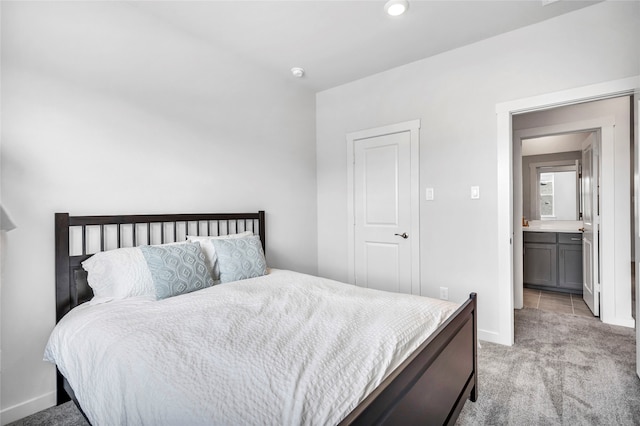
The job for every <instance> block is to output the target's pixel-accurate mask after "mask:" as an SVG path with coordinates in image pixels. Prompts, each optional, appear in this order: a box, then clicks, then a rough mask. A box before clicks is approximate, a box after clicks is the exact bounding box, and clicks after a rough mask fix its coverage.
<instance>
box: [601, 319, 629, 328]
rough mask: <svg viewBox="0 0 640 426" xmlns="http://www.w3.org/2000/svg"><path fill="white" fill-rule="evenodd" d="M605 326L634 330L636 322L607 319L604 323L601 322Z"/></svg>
mask: <svg viewBox="0 0 640 426" xmlns="http://www.w3.org/2000/svg"><path fill="white" fill-rule="evenodd" d="M602 322H603V323H605V324H611V325H619V326H621V327H629V328H635V327H636V322H635V320H634V319H633V318H629V319H624V318H608V319H607V320H606V321H602Z"/></svg>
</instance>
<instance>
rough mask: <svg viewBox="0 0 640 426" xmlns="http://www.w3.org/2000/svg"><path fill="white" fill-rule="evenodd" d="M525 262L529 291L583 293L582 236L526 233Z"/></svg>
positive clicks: (525, 282) (524, 269) (526, 281)
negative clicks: (543, 290)
mask: <svg viewBox="0 0 640 426" xmlns="http://www.w3.org/2000/svg"><path fill="white" fill-rule="evenodd" d="M523 260H524V265H523V266H524V268H523V281H524V284H525V285H526V286H527V287H533V288H540V289H548V290H554V291H564V292H571V293H581V292H582V234H580V233H577V234H576V233H572V234H567V233H555V232H525V233H524V259H523Z"/></svg>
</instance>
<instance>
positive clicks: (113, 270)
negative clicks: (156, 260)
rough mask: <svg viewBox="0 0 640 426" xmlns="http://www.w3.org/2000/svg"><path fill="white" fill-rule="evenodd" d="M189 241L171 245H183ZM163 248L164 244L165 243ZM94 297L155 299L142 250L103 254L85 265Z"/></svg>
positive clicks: (112, 251) (121, 249) (98, 254)
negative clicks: (143, 297) (150, 297)
mask: <svg viewBox="0 0 640 426" xmlns="http://www.w3.org/2000/svg"><path fill="white" fill-rule="evenodd" d="M184 243H186V241H182V242H177V243H168V244H167V245H169V244H171V245H173V244H184ZM162 245H164V244H162ZM82 267H83V268H84V269H85V271H87V283H88V284H89V286H90V287H91V288H92V289H93V295H94V297H95V298H103V297H107V298H114V299H124V298H127V297H133V296H152V297H154V298H155V294H156V293H155V287H154V285H153V279H152V277H151V271H150V270H149V266H148V265H147V260H146V259H145V257H144V255H143V254H142V251H141V250H140V247H126V248H119V249H114V250H107V251H101V252H98V253H96V254H94V255H93V256H91V257H90V258H89V259H87V260H85V261H84V262H82Z"/></svg>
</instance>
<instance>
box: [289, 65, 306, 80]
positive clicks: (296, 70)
mask: <svg viewBox="0 0 640 426" xmlns="http://www.w3.org/2000/svg"><path fill="white" fill-rule="evenodd" d="M291 74H293V76H294V77H298V78H302V77H303V76H304V69H303V68H300V67H293V68H291Z"/></svg>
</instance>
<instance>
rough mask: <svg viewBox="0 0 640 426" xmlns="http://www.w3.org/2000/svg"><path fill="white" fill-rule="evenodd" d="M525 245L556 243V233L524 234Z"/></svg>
mask: <svg viewBox="0 0 640 426" xmlns="http://www.w3.org/2000/svg"><path fill="white" fill-rule="evenodd" d="M524 242H525V243H555V242H556V233H555V232H528V231H527V232H524Z"/></svg>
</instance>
